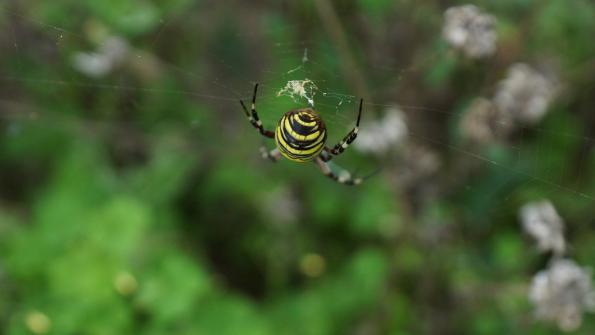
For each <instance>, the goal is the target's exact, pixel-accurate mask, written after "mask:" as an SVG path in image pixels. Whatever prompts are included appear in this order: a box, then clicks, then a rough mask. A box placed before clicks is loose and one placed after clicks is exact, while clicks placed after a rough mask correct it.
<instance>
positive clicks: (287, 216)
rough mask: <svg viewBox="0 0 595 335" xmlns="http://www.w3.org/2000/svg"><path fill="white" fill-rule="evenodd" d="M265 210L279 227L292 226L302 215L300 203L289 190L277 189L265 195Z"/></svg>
mask: <svg viewBox="0 0 595 335" xmlns="http://www.w3.org/2000/svg"><path fill="white" fill-rule="evenodd" d="M263 210H264V213H265V214H266V216H267V217H269V218H270V219H271V223H273V224H275V225H277V226H280V227H281V226H284V225H287V224H292V223H294V222H296V221H297V219H298V217H299V214H300V201H299V199H298V198H297V197H296V196H295V194H294V193H293V192H291V190H290V189H288V188H277V189H274V190H272V191H270V192H268V193H267V194H266V195H265V198H264V201H263Z"/></svg>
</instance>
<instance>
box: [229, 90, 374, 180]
mask: <svg viewBox="0 0 595 335" xmlns="http://www.w3.org/2000/svg"><path fill="white" fill-rule="evenodd" d="M257 90H258V84H256V85H254V94H253V95H252V108H251V112H249V111H248V108H246V105H245V104H244V102H243V101H242V100H240V104H242V108H243V109H244V112H245V113H246V116H247V117H248V121H250V123H251V124H252V126H254V128H256V130H258V131H259V132H260V133H261V134H262V135H263V136H265V137H268V138H274V139H275V143H276V145H277V147H276V148H275V149H273V150H271V151H269V150H267V149H266V148H265V147H261V148H260V151H261V153H262V156H263V158H268V159H270V160H271V161H273V162H276V161H278V160H279V159H280V158H281V157H285V158H287V159H289V160H291V161H294V162H302V163H303V162H310V161H313V162H315V163H316V164H317V165H318V167H319V168H320V170H321V171H322V173H324V174H325V175H326V176H327V177H329V178H331V179H333V180H335V181H337V182H339V183H341V184H346V185H359V184H361V183H362V182H363V181H364V179H365V178H353V177H352V176H351V175H350V174H349V173H348V172H347V171H344V172H343V173H341V174H336V173H335V172H333V171H332V170H331V168H330V166H329V164H328V163H327V162H328V161H330V160H331V159H332V158H333V156H338V155H340V154H341V153H343V151H345V149H346V148H347V147H348V146H349V144H351V142H353V141H354V140H355V138H356V137H357V132H358V127H359V121H360V118H361V116H362V104H363V99H361V100H360V102H359V112H358V114H357V122H356V124H355V128H353V129H352V130H351V131H350V132H349V133H348V134H347V136H345V137H344V138H343V140H341V141H340V142H339V143H338V144H336V145H335V146H334V147H332V148H329V147H327V146H326V145H325V144H326V137H327V133H326V127H325V125H324V121H322V118H320V116H319V115H318V113H316V111H315V110H314V109H312V108H301V109H294V110H290V111H289V112H287V113H285V115H283V117H282V118H281V120H279V123H278V124H277V127H276V128H275V131H270V130H266V129H264V128H263V126H262V121H261V120H260V119H259V118H258V114H257V113H256V92H257Z"/></svg>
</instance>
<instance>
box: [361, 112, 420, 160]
mask: <svg viewBox="0 0 595 335" xmlns="http://www.w3.org/2000/svg"><path fill="white" fill-rule="evenodd" d="M361 128H362V129H365V131H362V132H360V133H359V134H358V137H357V141H355V142H354V143H353V145H354V146H355V148H357V149H358V150H359V151H361V152H366V153H372V154H375V155H382V154H385V153H387V152H388V151H390V150H391V149H392V148H394V147H396V146H399V145H400V144H402V143H403V142H404V141H405V140H406V139H407V135H408V132H409V131H408V128H407V123H406V122H405V114H404V113H403V112H402V111H401V109H400V108H399V107H397V106H393V107H390V108H388V109H387V110H386V113H385V114H384V117H383V118H382V119H380V120H377V121H373V122H368V123H366V124H364V125H362V127H361Z"/></svg>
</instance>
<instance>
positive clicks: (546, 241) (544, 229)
mask: <svg viewBox="0 0 595 335" xmlns="http://www.w3.org/2000/svg"><path fill="white" fill-rule="evenodd" d="M519 214H520V219H521V223H522V225H523V229H524V230H525V231H526V232H527V233H528V234H529V235H531V236H532V237H533V238H535V239H536V240H537V244H538V248H539V249H540V250H541V251H548V250H551V251H552V252H554V253H555V254H558V255H561V254H562V253H564V250H565V248H566V242H565V240H564V222H563V221H562V218H560V216H559V215H558V213H557V212H556V209H555V208H554V206H553V205H552V203H551V202H549V201H548V200H542V201H538V202H531V203H528V204H526V205H524V206H523V207H522V208H521V210H520V213H519Z"/></svg>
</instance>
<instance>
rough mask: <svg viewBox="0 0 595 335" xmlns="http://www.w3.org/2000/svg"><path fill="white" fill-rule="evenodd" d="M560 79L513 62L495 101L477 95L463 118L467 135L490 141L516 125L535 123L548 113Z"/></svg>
mask: <svg viewBox="0 0 595 335" xmlns="http://www.w3.org/2000/svg"><path fill="white" fill-rule="evenodd" d="M557 91H558V89H557V83H556V80H555V79H553V78H550V77H548V76H546V75H544V74H542V73H541V72H539V71H537V70H536V69H534V68H532V67H531V66H529V65H527V64H524V63H516V64H513V65H512V66H511V67H510V68H509V69H508V72H507V76H506V78H504V79H503V80H502V81H501V82H500V83H499V84H498V89H497V91H496V93H495V95H494V98H493V99H492V100H488V99H485V98H477V99H476V100H475V101H474V102H473V103H472V104H471V105H470V106H469V108H468V109H467V111H466V113H465V115H464V117H463V119H462V120H461V130H462V133H463V135H464V136H465V137H466V138H469V139H471V140H473V141H475V142H478V143H486V142H489V141H493V140H495V139H499V138H503V137H505V136H506V135H507V134H509V133H510V132H511V131H512V130H513V129H515V127H518V126H524V125H533V124H535V123H537V122H539V121H540V120H541V119H542V118H543V117H544V116H545V114H546V112H547V109H548V107H549V104H550V103H551V101H552V100H553V99H554V98H555V96H556V93H557Z"/></svg>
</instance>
